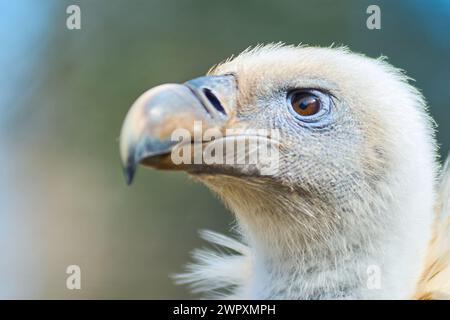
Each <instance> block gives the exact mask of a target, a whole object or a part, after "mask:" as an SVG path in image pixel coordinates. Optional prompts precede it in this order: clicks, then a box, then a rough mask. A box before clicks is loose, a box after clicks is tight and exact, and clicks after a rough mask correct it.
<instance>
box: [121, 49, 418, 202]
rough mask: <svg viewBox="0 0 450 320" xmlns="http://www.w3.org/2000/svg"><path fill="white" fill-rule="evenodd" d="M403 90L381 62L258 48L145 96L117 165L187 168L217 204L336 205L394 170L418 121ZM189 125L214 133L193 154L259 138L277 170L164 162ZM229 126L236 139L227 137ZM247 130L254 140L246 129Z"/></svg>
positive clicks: (133, 113)
mask: <svg viewBox="0 0 450 320" xmlns="http://www.w3.org/2000/svg"><path fill="white" fill-rule="evenodd" d="M412 91H413V89H411V87H409V86H408V85H406V84H405V82H404V78H403V76H402V75H401V74H400V73H399V72H398V71H397V70H395V69H394V68H392V67H390V66H389V65H388V64H386V63H385V62H383V61H380V60H373V59H368V58H365V57H363V56H360V55H356V54H353V53H350V52H348V51H347V50H345V49H329V48H310V47H297V48H294V47H281V46H277V45H274V46H266V47H262V48H257V49H254V50H251V51H248V52H244V53H243V54H241V55H239V56H238V57H236V58H235V59H233V60H231V61H227V62H225V63H223V64H220V65H219V66H217V67H215V68H213V69H212V70H211V71H210V72H209V74H208V75H207V76H206V77H201V78H197V79H194V80H191V81H188V82H187V83H185V84H183V85H163V86H159V87H156V88H154V89H151V90H150V91H148V92H146V93H144V94H143V96H141V97H140V98H139V99H138V100H137V101H136V103H135V104H134V106H133V107H132V109H131V110H130V112H129V114H128V115H127V118H126V120H125V123H124V126H123V129H122V133H121V155H122V160H123V162H124V164H125V168H126V170H127V173H128V175H129V177H131V176H132V174H133V173H134V169H135V166H136V164H137V163H143V164H144V165H149V166H153V167H156V168H162V169H181V170H186V171H188V172H189V173H191V174H193V175H195V176H197V177H198V178H199V179H200V180H202V181H203V182H205V183H206V184H208V185H209V186H210V187H211V188H213V189H214V190H215V191H217V192H218V193H219V194H220V195H221V196H222V197H224V198H227V197H229V196H230V197H232V194H234V195H235V196H236V197H238V198H239V195H242V194H243V193H246V192H249V191H248V190H253V191H257V192H258V193H259V194H260V195H262V197H259V198H258V197H253V198H255V199H256V198H258V199H257V200H255V202H264V201H269V202H270V201H271V202H273V203H277V201H276V200H274V198H271V197H270V195H273V192H276V193H279V194H283V196H282V198H285V195H286V194H289V193H292V194H295V195H299V196H301V197H303V198H304V199H313V200H314V201H315V203H316V205H315V206H316V207H317V199H320V200H321V203H323V204H324V205H326V204H327V203H334V207H336V205H340V206H341V207H345V205H346V204H347V203H349V202H350V201H354V200H355V199H357V198H358V197H360V196H362V192H363V190H364V192H367V190H372V191H373V192H376V190H377V184H379V183H383V182H386V180H387V179H388V176H389V173H390V171H391V170H392V167H393V166H395V165H396V164H397V163H399V159H398V153H396V152H394V151H395V150H397V149H398V148H400V149H402V150H403V149H404V148H406V145H409V146H413V143H411V141H413V140H414V136H415V133H414V132H411V131H412V130H409V128H410V127H411V128H414V127H416V126H415V125H414V124H416V123H419V122H420V121H421V119H420V116H419V113H420V112H421V111H420V110H419V108H412V107H408V106H411V105H414V103H410V102H411V101H410V100H411V99H412V98H411V97H412V96H413V94H412ZM195 121H197V123H201V127H202V129H203V131H204V130H205V129H212V130H216V132H220V134H221V138H220V139H216V140H215V142H211V140H209V139H204V138H201V140H202V141H201V143H200V145H201V147H202V150H204V149H205V148H206V147H207V146H208V145H209V146H211V143H217V142H218V141H222V142H223V141H225V140H227V139H231V138H233V139H244V138H245V137H247V138H248V139H250V140H251V139H257V140H258V139H259V140H261V141H263V142H264V143H268V144H269V145H270V146H272V147H276V151H277V152H278V153H277V158H276V161H277V164H276V170H272V171H270V172H269V173H264V172H262V170H261V168H262V166H259V165H258V164H256V165H254V166H246V165H242V164H237V163H233V162H231V163H219V164H217V163H204V162H200V163H197V164H186V163H182V164H175V163H174V161H173V158H171V157H170V156H169V155H170V154H171V153H173V152H174V150H176V152H179V150H180V149H179V148H178V147H179V146H180V144H178V145H177V143H175V142H174V141H171V139H170V137H171V135H172V134H173V132H174V130H177V129H180V128H181V129H185V130H187V132H190V133H192V136H194V131H195V128H194V127H195V125H194V122H195ZM419 125H420V124H419ZM232 129H234V130H235V131H236V130H237V132H238V133H232V134H230V133H227V130H228V131H230V130H232ZM255 129H261V130H263V131H261V132H263V133H262V134H254V133H251V134H247V132H246V130H247V131H248V130H255ZM239 130H240V131H239ZM264 130H266V131H264ZM255 136H257V137H256V138H255ZM191 141H193V140H189V144H190V143H191ZM184 145H186V143H185V144H184ZM177 148H178V149H177ZM247 149H248V148H247ZM250 149H251V148H250ZM190 151H192V150H190ZM246 152H247V156H248V153H249V152H251V150H250V151H249V150H247V151H246ZM225 153H226V151H225ZM263 160H264V159H262V161H263ZM266 160H267V159H266ZM270 161H274V160H273V158H272V159H271V160H269V162H270ZM263 162H264V161H263ZM247 199H249V198H247ZM250 199H252V197H251V196H250ZM226 201H228V202H229V201H231V202H232V201H233V200H230V199H226ZM239 201H244V200H242V197H241V198H240V200H239ZM239 201H238V200H236V201H235V202H236V203H237V202H239ZM245 201H248V200H245ZM245 201H244V202H245ZM311 201H312V200H311ZM232 205H233V204H232ZM248 206H252V204H250V203H249V204H248ZM255 206H257V204H255Z"/></svg>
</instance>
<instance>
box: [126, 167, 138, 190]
mask: <svg viewBox="0 0 450 320" xmlns="http://www.w3.org/2000/svg"><path fill="white" fill-rule="evenodd" d="M136 167H137V166H136V164H133V163H132V162H130V163H129V164H127V165H126V166H124V168H123V175H124V177H125V182H126V183H127V185H128V186H129V185H131V184H132V183H133V179H134V175H135V173H136Z"/></svg>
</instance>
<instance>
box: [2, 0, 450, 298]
mask: <svg viewBox="0 0 450 320" xmlns="http://www.w3.org/2000/svg"><path fill="white" fill-rule="evenodd" d="M71 4H77V5H79V6H80V8H81V21H82V22H81V23H82V25H81V26H82V28H81V30H68V29H67V28H66V18H67V14H66V8H67V6H68V5H71ZM370 4H377V5H379V6H380V8H381V26H382V29H381V30H368V29H367V28H366V19H367V17H368V15H367V14H366V8H367V7H368V6H369V5H370ZM449 33H450V1H447V0H433V1H429V0H428V1H425V0H415V1H375V0H374V1H360V0H355V1H340V2H338V1H332V0H320V1H317V0H314V1H313V0H295V1H294V0H292V1H290V0H285V1H260V0H248V1H238V0H234V1H211V0H209V1H208V0H178V1H175V0H151V1H143V0H130V1H125V0H86V1H75V0H72V1H69V0H59V1H56V0H45V1H44V0H43V1H34V0H16V1H9V0H0V150H1V157H0V177H1V180H0V252H1V255H2V258H1V259H0V298H192V297H194V296H192V295H190V294H189V293H188V292H187V290H186V289H185V288H184V287H180V286H175V285H173V284H172V281H171V280H170V278H169V277H168V275H169V274H171V273H175V272H179V271H181V270H182V266H183V264H185V263H186V262H187V261H188V260H189V252H190V251H191V250H192V249H193V248H195V247H198V246H203V245H205V244H204V243H202V242H201V241H200V240H199V238H198V235H197V230H198V229H204V228H208V229H212V230H216V231H219V232H225V233H227V232H228V231H227V230H228V228H229V227H230V225H232V217H231V215H230V214H229V213H228V212H226V210H225V209H224V208H223V206H222V205H221V204H220V203H219V201H218V200H216V199H215V198H214V197H213V195H212V194H210V192H209V191H208V190H206V189H205V188H204V187H203V186H201V185H198V184H194V183H192V182H190V181H189V180H188V178H187V176H186V175H185V174H183V173H167V172H163V173H162V172H157V171H154V170H140V174H139V176H138V177H137V179H136V181H135V184H134V185H133V186H132V187H126V186H125V183H124V179H123V177H122V172H121V168H120V161H119V156H118V141H117V138H118V136H119V131H120V126H121V123H122V120H123V118H124V116H125V114H126V112H127V110H128V108H129V107H130V105H131V103H132V102H133V101H134V99H135V98H136V97H137V96H138V95H139V94H140V93H142V92H143V91H145V90H146V89H148V88H150V87H152V86H155V85H157V84H160V83H163V82H181V81H185V80H187V79H190V78H193V77H196V76H199V75H202V74H203V73H204V72H206V71H207V70H208V69H209V67H210V66H212V65H213V64H215V63H217V62H219V61H221V60H224V59H225V58H227V57H228V56H230V55H231V54H236V53H239V52H240V51H241V50H243V49H245V48H246V47H248V46H251V45H256V44H258V43H268V42H278V41H284V42H286V43H290V44H297V43H300V42H302V43H305V44H311V45H323V46H329V45H330V44H332V43H335V44H344V45H348V46H349V47H350V48H351V49H352V50H354V51H358V52H363V53H365V54H367V55H369V56H371V57H378V56H380V55H386V56H387V57H389V61H390V62H391V63H392V64H394V65H395V66H397V67H400V68H403V69H405V70H406V71H407V73H408V75H409V76H410V77H412V78H414V79H416V82H415V84H416V86H417V87H419V88H420V89H421V90H422V91H423V93H424V95H425V97H426V98H427V100H428V102H429V105H430V111H431V113H432V115H433V117H434V118H435V120H436V122H437V124H438V126H439V127H438V134H437V138H438V141H439V144H440V145H441V154H442V155H445V154H446V153H447V152H448V150H449V148H450V86H449V85H450V36H449ZM71 264H76V265H79V266H80V267H81V270H82V289H81V290H72V291H71V290H67V289H66V286H65V283H66V277H67V275H66V273H65V270H66V267H67V266H68V265H71Z"/></svg>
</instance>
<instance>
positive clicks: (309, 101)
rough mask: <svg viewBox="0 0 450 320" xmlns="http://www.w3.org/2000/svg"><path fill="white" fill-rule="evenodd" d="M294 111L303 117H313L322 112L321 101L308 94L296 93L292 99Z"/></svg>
mask: <svg viewBox="0 0 450 320" xmlns="http://www.w3.org/2000/svg"><path fill="white" fill-rule="evenodd" d="M291 106H292V109H293V110H294V111H295V112H296V113H298V114H299V115H301V116H303V117H307V116H312V115H315V114H317V113H318V112H319V111H320V108H321V104H320V99H319V98H318V97H316V96H315V95H313V94H310V93H308V92H298V93H294V94H293V95H292V97H291Z"/></svg>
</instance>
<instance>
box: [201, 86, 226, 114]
mask: <svg viewBox="0 0 450 320" xmlns="http://www.w3.org/2000/svg"><path fill="white" fill-rule="evenodd" d="M203 93H204V94H205V96H206V98H207V99H208V100H209V102H211V104H212V105H213V106H214V108H215V109H216V110H217V111H219V112H220V113H222V114H224V115H226V114H227V113H226V111H225V109H224V108H223V106H222V104H221V103H220V101H219V99H217V97H216V96H215V95H214V93H212V92H211V90H209V89H208V88H204V89H203Z"/></svg>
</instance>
